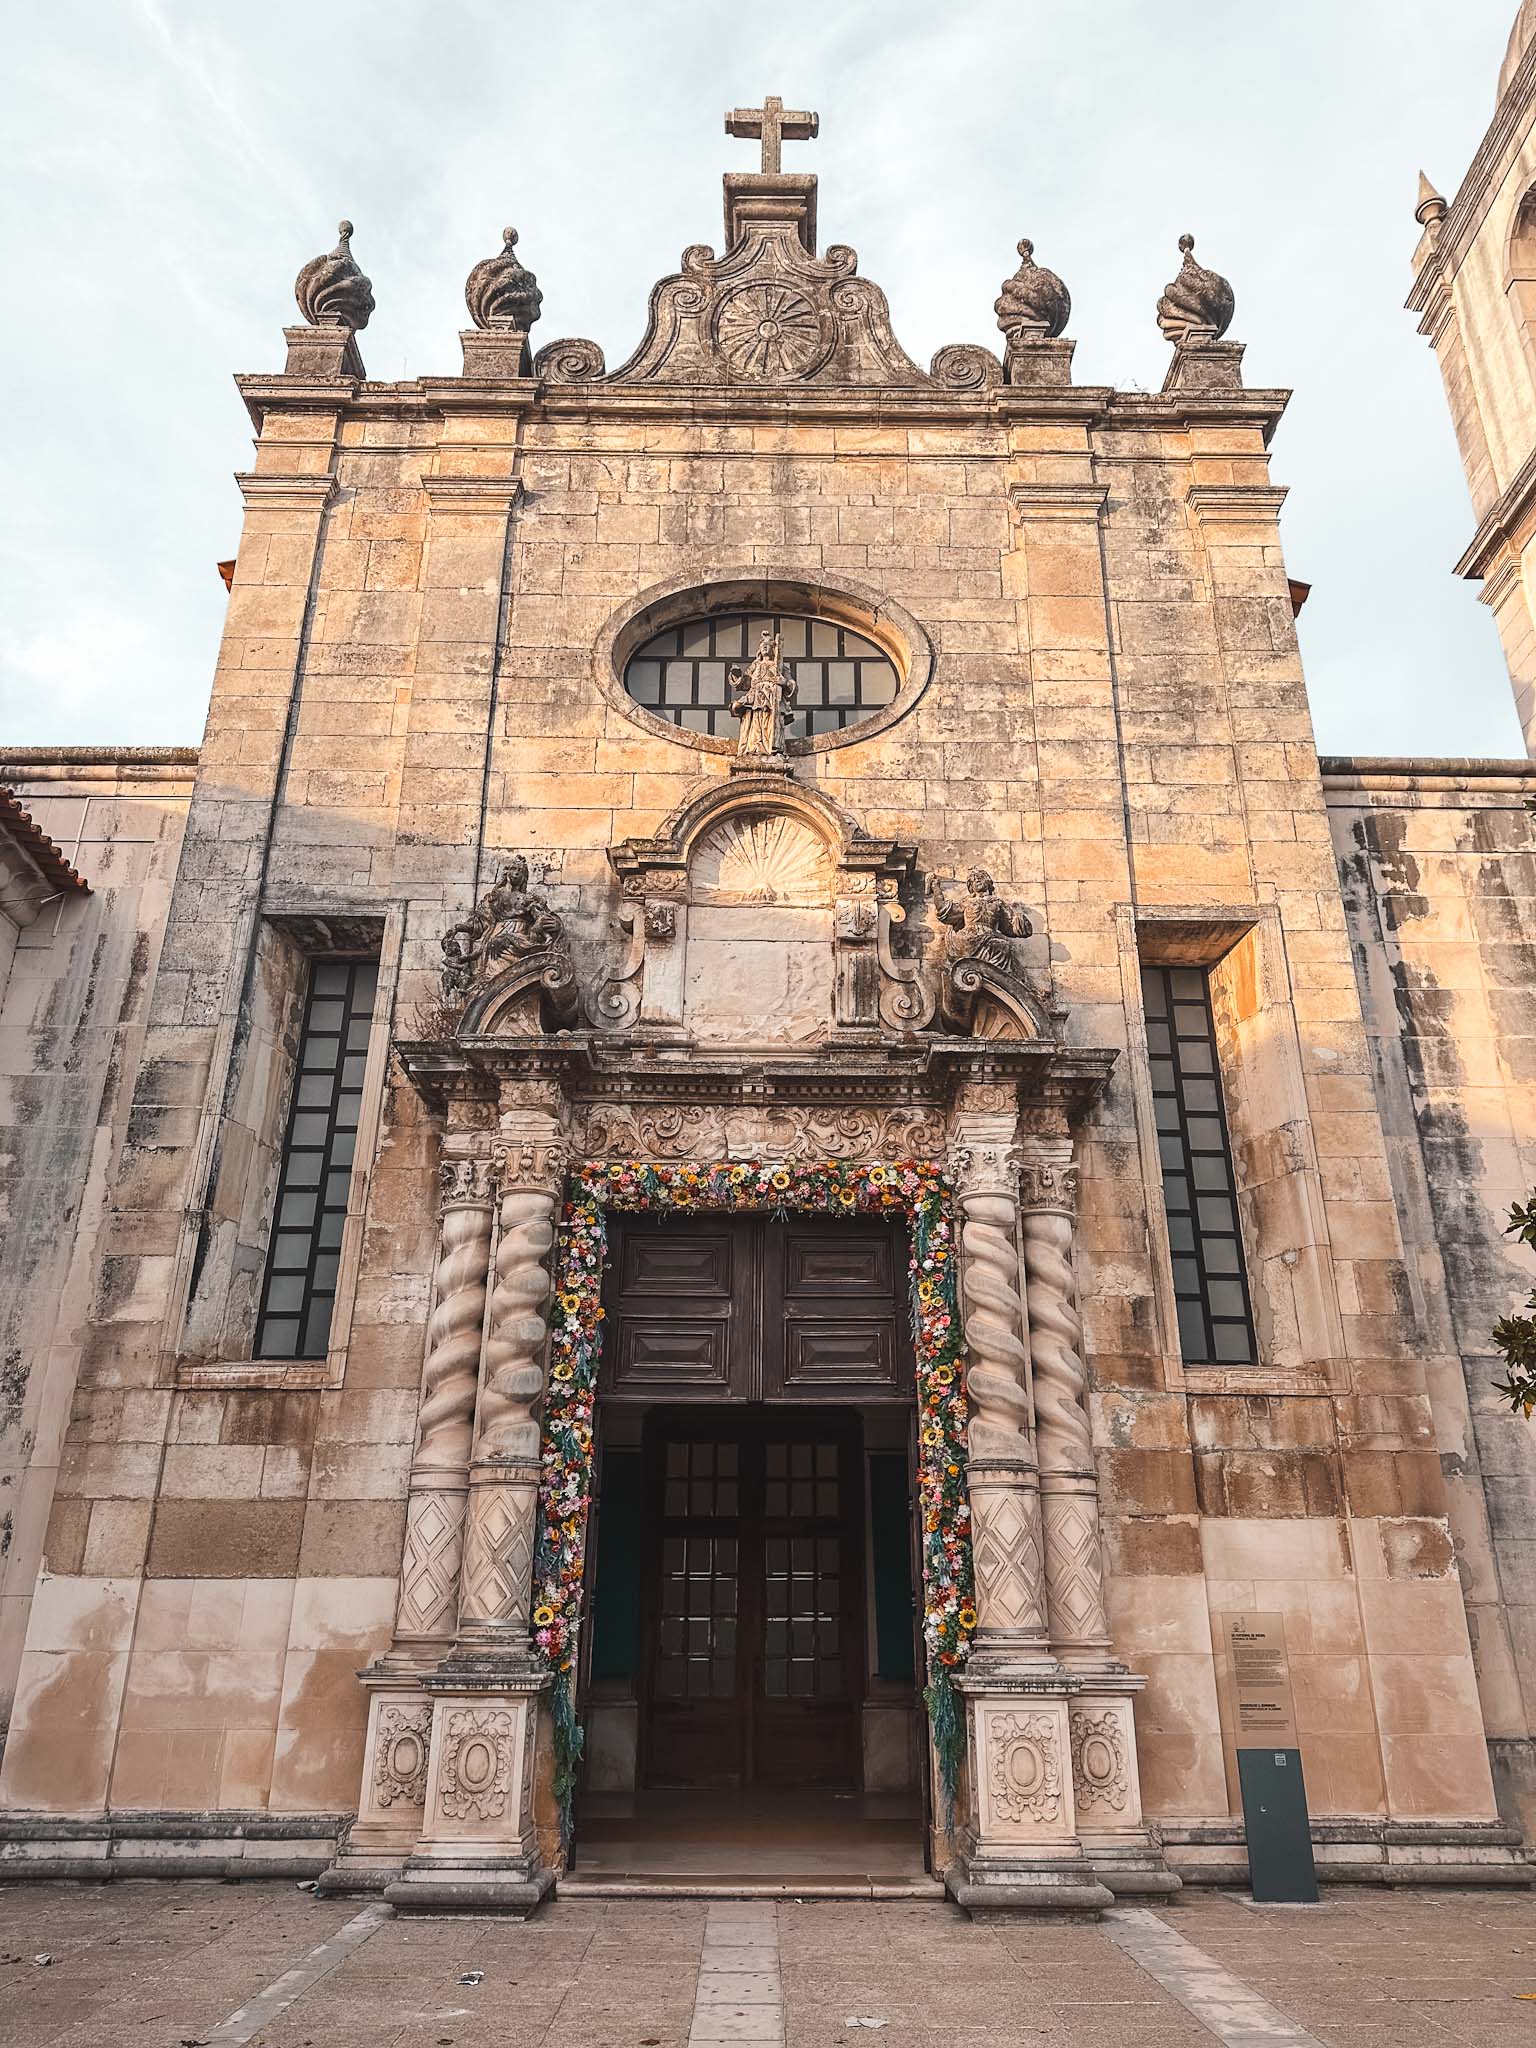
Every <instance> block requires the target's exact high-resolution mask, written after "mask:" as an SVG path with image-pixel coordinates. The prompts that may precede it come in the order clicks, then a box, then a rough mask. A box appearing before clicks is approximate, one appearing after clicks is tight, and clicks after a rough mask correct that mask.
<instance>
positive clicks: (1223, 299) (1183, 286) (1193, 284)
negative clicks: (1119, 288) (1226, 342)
mask: <svg viewBox="0 0 1536 2048" xmlns="http://www.w3.org/2000/svg"><path fill="white" fill-rule="evenodd" d="M1179 247H1180V248H1181V249H1182V250H1183V252H1184V262H1183V265H1182V267H1181V268H1180V271H1179V274H1178V276H1177V277H1176V278H1175V279H1174V280H1173V282H1172V283H1171V284H1170V285H1168V286H1167V288H1166V289H1165V290H1164V292H1163V296H1162V297H1161V298H1160V299H1159V300H1158V302H1157V324H1158V326H1159V328H1160V329H1161V330H1162V334H1163V338H1164V339H1165V340H1166V341H1171V342H1172V343H1173V345H1174V347H1175V348H1187V347H1189V346H1191V345H1194V346H1198V345H1199V344H1201V343H1205V342H1212V341H1220V339H1221V337H1222V336H1223V335H1224V334H1225V333H1226V331H1227V329H1228V328H1229V327H1230V326H1231V325H1232V315H1233V313H1234V311H1235V310H1236V305H1237V302H1236V300H1235V298H1234V297H1233V294H1232V287H1231V285H1229V284H1228V283H1227V280H1226V279H1225V278H1224V277H1221V276H1219V275H1218V274H1217V273H1216V272H1215V271H1214V270H1207V269H1206V268H1205V267H1204V265H1203V264H1199V263H1197V262H1196V261H1195V238H1194V236H1193V235H1180V237H1179Z"/></svg>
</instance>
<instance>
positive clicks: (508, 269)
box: [464, 228, 544, 334]
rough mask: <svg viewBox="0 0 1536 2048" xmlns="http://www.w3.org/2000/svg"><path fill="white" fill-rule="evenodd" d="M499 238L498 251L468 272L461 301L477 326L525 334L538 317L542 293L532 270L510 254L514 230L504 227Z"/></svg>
mask: <svg viewBox="0 0 1536 2048" xmlns="http://www.w3.org/2000/svg"><path fill="white" fill-rule="evenodd" d="M501 239H502V245H503V246H502V248H501V249H500V250H499V252H498V253H497V254H496V255H494V256H487V257H486V259H485V261H484V262H483V263H477V264H476V265H475V267H474V269H473V270H472V271H471V272H470V273H469V276H468V278H467V279H466V281H465V285H464V303H465V304H466V305H467V306H468V307H469V317H470V319H471V320H473V321H474V323H475V325H476V326H477V327H484V328H491V329H497V328H499V329H504V330H507V331H517V332H520V333H523V334H526V333H527V332H528V330H529V328H530V327H532V325H533V323H534V321H535V320H537V319H538V317H539V308H540V307H541V306H542V305H543V303H544V294H543V293H542V292H541V291H540V290H539V280H538V279H537V278H536V277H535V276H534V274H533V272H532V271H531V270H529V269H527V268H526V267H525V266H524V265H523V264H521V263H519V262H518V260H517V258H516V257H515V256H514V255H513V253H512V251H513V249H514V248H515V246H516V244H517V229H516V228H503V229H502V231H501Z"/></svg>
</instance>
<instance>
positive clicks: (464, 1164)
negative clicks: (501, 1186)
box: [437, 1154, 496, 1215]
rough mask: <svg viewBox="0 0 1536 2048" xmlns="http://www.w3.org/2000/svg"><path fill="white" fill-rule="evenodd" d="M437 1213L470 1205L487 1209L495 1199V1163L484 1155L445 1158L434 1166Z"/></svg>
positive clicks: (440, 1213) (441, 1213)
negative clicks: (436, 1182) (435, 1167)
mask: <svg viewBox="0 0 1536 2048" xmlns="http://www.w3.org/2000/svg"><path fill="white" fill-rule="evenodd" d="M437 1177H438V1188H439V1194H438V1205H437V1206H438V1214H439V1215H443V1214H445V1213H446V1212H447V1211H448V1210H449V1209H456V1208H462V1207H465V1206H471V1207H474V1208H485V1209H489V1208H490V1207H491V1206H492V1205H493V1204H494V1202H495V1200H496V1165H495V1161H494V1160H492V1159H490V1158H489V1157H485V1156H478V1157H477V1156H474V1155H470V1156H462V1155H461V1156H457V1157H455V1156H453V1155H451V1154H450V1155H449V1156H447V1157H445V1158H444V1159H442V1160H441V1161H440V1162H439V1164H438V1169H437Z"/></svg>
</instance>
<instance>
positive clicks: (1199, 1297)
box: [1141, 967, 1258, 1365]
mask: <svg viewBox="0 0 1536 2048" xmlns="http://www.w3.org/2000/svg"><path fill="white" fill-rule="evenodd" d="M1141 995H1142V1003H1143V1006H1144V1007H1145V1010H1146V1014H1147V1047H1148V1050H1149V1052H1150V1053H1151V1056H1152V1100H1153V1102H1154V1104H1155V1105H1156V1109H1157V1142H1158V1149H1159V1152H1160V1154H1161V1157H1162V1165H1163V1204H1164V1207H1165V1208H1166V1209H1167V1211H1168V1236H1169V1239H1170V1242H1171V1244H1172V1247H1173V1291H1174V1296H1175V1299H1176V1301H1177V1303H1178V1312H1179V1349H1180V1351H1181V1352H1182V1353H1183V1356H1184V1362H1185V1363H1186V1364H1187V1365H1188V1364H1205V1365H1251V1364H1252V1363H1253V1362H1254V1361H1255V1360H1256V1359H1257V1357H1258V1347H1257V1345H1256V1344H1255V1342H1254V1334H1253V1307H1252V1304H1251V1302H1250V1300H1249V1297H1248V1276H1247V1273H1246V1272H1245V1271H1244V1267H1243V1240H1242V1234H1241V1231H1240V1229H1239V1226H1238V1216H1237V1190H1236V1185H1235V1182H1234V1180H1233V1175H1232V1147H1231V1144H1230V1142H1229V1141H1228V1137H1227V1114H1226V1110H1225V1108H1224V1107H1223V1105H1222V1100H1221V1078H1220V1075H1219V1073H1218V1070H1217V1065H1216V1030H1215V1026H1214V1024H1213V1023H1212V1020H1211V996H1210V986H1209V977H1208V976H1207V975H1206V973H1205V970H1204V969H1203V968H1199V967H1143V968H1142V970H1141Z"/></svg>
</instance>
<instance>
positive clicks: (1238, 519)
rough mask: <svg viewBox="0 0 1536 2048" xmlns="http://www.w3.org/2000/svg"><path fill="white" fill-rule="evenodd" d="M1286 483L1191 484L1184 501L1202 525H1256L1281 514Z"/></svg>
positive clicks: (1287, 494)
mask: <svg viewBox="0 0 1536 2048" xmlns="http://www.w3.org/2000/svg"><path fill="white" fill-rule="evenodd" d="M1289 495H1290V490H1289V486H1288V485H1286V484H1191V485H1190V487H1189V489H1188V491H1187V492H1186V493H1185V498H1184V502H1185V504H1186V505H1188V507H1189V509H1190V511H1191V512H1192V513H1193V514H1194V517H1195V521H1196V523H1197V524H1198V525H1200V526H1252V525H1254V524H1255V523H1256V522H1258V521H1260V520H1275V519H1278V518H1279V517H1280V507H1281V506H1282V505H1283V504H1284V503H1285V501H1286V498H1287V497H1288V496H1289Z"/></svg>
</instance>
